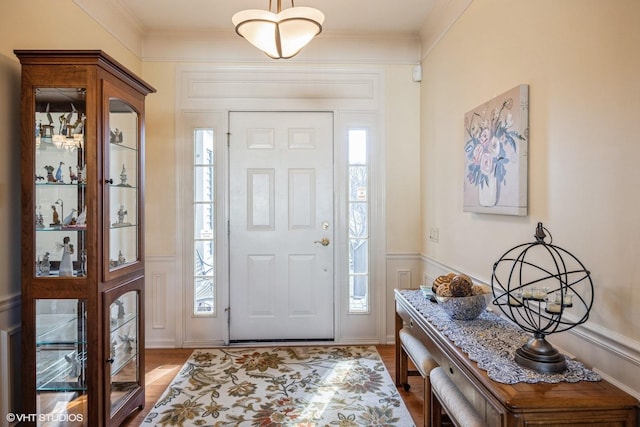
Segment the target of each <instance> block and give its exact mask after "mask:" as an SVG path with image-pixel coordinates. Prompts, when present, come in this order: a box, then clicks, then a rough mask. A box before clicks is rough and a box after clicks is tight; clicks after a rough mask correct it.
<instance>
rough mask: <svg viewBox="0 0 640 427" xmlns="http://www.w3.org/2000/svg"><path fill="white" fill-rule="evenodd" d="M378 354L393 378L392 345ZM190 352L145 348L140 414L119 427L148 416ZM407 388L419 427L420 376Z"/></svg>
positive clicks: (381, 347)
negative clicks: (143, 393)
mask: <svg viewBox="0 0 640 427" xmlns="http://www.w3.org/2000/svg"><path fill="white" fill-rule="evenodd" d="M376 348H377V350H378V353H380V356H381V357H382V361H383V362H384V364H385V366H386V368H387V370H388V371H389V374H390V375H391V378H392V379H395V372H396V366H395V346H393V345H378V346H376ZM191 353H193V349H192V348H187V349H183V348H180V349H148V350H146V351H145V359H146V366H145V373H146V375H145V380H146V395H145V407H144V408H143V409H142V410H141V411H136V412H134V413H132V414H131V415H130V416H129V417H128V418H127V419H126V420H125V422H124V424H123V426H126V427H136V426H139V425H140V424H141V423H142V421H143V420H144V417H145V416H146V415H147V414H148V413H149V411H150V410H151V407H152V406H153V405H154V404H155V403H156V402H157V401H158V399H159V398H160V395H162V393H163V392H164V390H165V389H166V388H167V386H168V385H169V384H170V383H171V380H172V379H173V378H174V377H175V376H176V374H177V373H178V371H179V370H180V368H181V367H182V365H184V363H185V362H186V360H187V358H188V357H189V356H190V355H191ZM409 384H411V389H410V390H409V391H405V390H404V388H402V387H400V388H398V392H399V393H400V396H402V399H403V400H404V403H405V405H407V408H408V409H409V412H410V413H411V417H413V421H414V422H415V424H416V426H422V425H423V417H422V393H423V382H422V379H421V377H409Z"/></svg>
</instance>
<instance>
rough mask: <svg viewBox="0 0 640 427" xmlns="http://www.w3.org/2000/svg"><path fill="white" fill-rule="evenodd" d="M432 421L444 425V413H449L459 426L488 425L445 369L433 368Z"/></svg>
mask: <svg viewBox="0 0 640 427" xmlns="http://www.w3.org/2000/svg"><path fill="white" fill-rule="evenodd" d="M429 377H430V378H431V423H432V425H433V427H441V426H442V418H443V416H442V414H443V412H444V413H446V414H447V416H448V417H449V420H450V421H451V423H453V424H454V425H455V426H457V427H487V423H486V422H485V420H484V419H483V418H482V417H481V416H480V414H479V413H478V411H476V409H475V408H474V407H473V406H472V405H471V404H470V403H469V401H468V400H467V399H466V398H465V397H464V395H463V394H462V393H461V392H460V390H458V387H456V385H455V384H454V383H453V381H451V378H449V376H448V375H447V373H446V372H445V371H444V369H442V368H440V367H436V368H434V369H432V370H431V372H430V374H429Z"/></svg>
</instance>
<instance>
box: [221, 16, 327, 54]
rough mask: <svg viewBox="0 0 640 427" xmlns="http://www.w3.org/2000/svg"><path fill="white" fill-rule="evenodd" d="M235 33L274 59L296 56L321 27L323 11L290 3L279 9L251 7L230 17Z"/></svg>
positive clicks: (318, 32)
mask: <svg viewBox="0 0 640 427" xmlns="http://www.w3.org/2000/svg"><path fill="white" fill-rule="evenodd" d="M231 21H232V22H233V25H235V27H236V33H238V34H239V35H240V36H242V37H244V38H245V39H247V41H248V42H249V43H251V44H252V45H254V46H255V47H257V48H258V49H260V50H261V51H263V52H264V53H265V54H267V55H268V56H269V57H271V58H274V59H288V58H291V57H293V56H295V55H296V54H297V53H298V52H300V50H301V49H302V48H303V47H305V46H306V45H307V44H308V43H309V42H310V41H311V40H312V39H313V38H314V37H315V36H317V35H318V34H320V32H321V31H322V24H323V22H324V14H323V13H322V12H320V11H319V10H317V9H314V8H311V7H291V8H289V9H285V10H283V11H281V12H280V13H277V14H275V13H272V12H270V11H267V10H260V9H250V10H243V11H241V12H238V13H236V14H235V15H233V18H231Z"/></svg>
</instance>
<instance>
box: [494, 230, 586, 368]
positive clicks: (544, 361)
mask: <svg viewBox="0 0 640 427" xmlns="http://www.w3.org/2000/svg"><path fill="white" fill-rule="evenodd" d="M545 231H547V233H549V230H547V229H546V228H544V227H543V225H542V223H541V222H540V223H538V226H537V227H536V232H535V235H534V237H535V241H534V242H530V243H525V244H521V245H518V246H516V247H514V248H512V249H510V250H509V251H507V252H506V253H505V254H504V255H503V256H502V257H501V258H500V259H499V260H498V261H497V262H496V263H495V264H494V265H493V274H492V276H491V288H492V291H493V296H494V300H493V304H495V305H497V306H498V307H499V308H500V310H501V311H502V312H503V313H504V315H505V316H507V317H508V318H509V319H511V320H512V321H513V322H514V323H516V324H517V325H518V326H519V327H520V328H522V329H523V330H524V331H525V332H529V333H531V334H533V337H532V338H531V339H530V340H529V341H528V342H527V343H526V344H525V345H523V346H522V347H520V348H519V349H518V350H516V354H515V361H516V363H518V364H519V365H521V366H525V367H527V368H530V369H533V370H535V371H538V372H543V373H556V372H562V371H564V370H565V369H566V368H567V364H566V360H565V358H564V356H563V355H562V354H560V353H559V352H558V351H557V350H556V349H555V348H554V347H553V346H552V345H551V344H550V343H549V342H548V341H547V340H546V339H545V337H546V336H547V335H550V334H553V333H556V332H564V331H567V330H569V329H571V328H573V327H574V326H577V325H579V324H582V323H584V322H586V321H587V319H588V317H589V311H590V310H591V306H592V305H593V282H592V281H591V274H590V272H589V271H588V270H587V269H586V268H585V267H584V265H583V264H582V263H581V262H580V261H579V260H578V259H577V258H576V257H575V256H573V255H572V254H571V253H569V252H568V251H566V250H564V249H562V248H560V247H558V246H555V245H553V244H551V242H552V240H553V239H552V238H551V237H549V242H545V239H546V237H547V235H546V234H545Z"/></svg>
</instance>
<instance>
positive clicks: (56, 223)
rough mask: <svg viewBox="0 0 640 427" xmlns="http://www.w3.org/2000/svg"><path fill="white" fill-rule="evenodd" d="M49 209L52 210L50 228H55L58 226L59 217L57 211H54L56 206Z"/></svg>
mask: <svg viewBox="0 0 640 427" xmlns="http://www.w3.org/2000/svg"><path fill="white" fill-rule="evenodd" d="M51 209H53V221H52V222H51V224H49V225H51V226H52V227H56V226H59V225H60V215H58V211H57V210H56V205H51Z"/></svg>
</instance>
